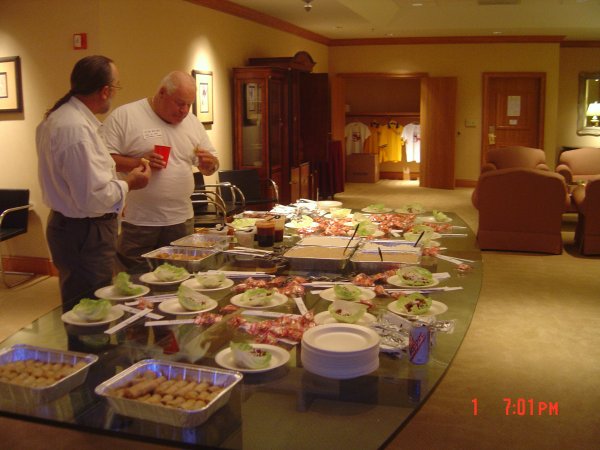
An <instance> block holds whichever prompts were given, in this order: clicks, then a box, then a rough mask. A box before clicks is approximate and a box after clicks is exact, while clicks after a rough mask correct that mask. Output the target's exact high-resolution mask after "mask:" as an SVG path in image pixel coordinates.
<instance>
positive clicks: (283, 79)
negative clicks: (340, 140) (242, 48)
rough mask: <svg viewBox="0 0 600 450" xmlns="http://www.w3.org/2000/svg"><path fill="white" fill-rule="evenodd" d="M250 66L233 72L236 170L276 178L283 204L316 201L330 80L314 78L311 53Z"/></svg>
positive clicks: (325, 140)
mask: <svg viewBox="0 0 600 450" xmlns="http://www.w3.org/2000/svg"><path fill="white" fill-rule="evenodd" d="M249 64H250V65H249V66H248V67H240V68H235V69H233V79H234V164H235V168H236V169H242V168H243V169H247V168H254V169H256V170H258V171H259V173H260V176H261V177H262V178H271V179H273V180H274V181H275V182H276V183H277V184H278V185H279V189H280V201H281V203H284V204H286V203H290V202H292V201H294V200H296V199H298V198H311V197H314V196H315V195H316V191H317V187H316V186H314V185H313V184H314V180H316V179H317V177H316V176H315V174H314V171H315V169H316V168H317V167H318V166H319V164H318V163H319V162H320V161H321V160H322V159H323V158H324V157H326V155H327V146H328V143H329V134H330V112H329V87H328V76H327V74H313V73H310V71H311V70H312V68H313V66H314V64H315V63H314V61H312V58H311V57H310V55H308V53H306V52H298V53H297V54H296V55H294V56H293V57H290V58H254V59H250V60H249Z"/></svg>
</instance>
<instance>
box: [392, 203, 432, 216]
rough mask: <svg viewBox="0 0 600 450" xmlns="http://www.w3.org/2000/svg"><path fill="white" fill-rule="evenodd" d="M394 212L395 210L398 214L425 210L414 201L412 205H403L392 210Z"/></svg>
mask: <svg viewBox="0 0 600 450" xmlns="http://www.w3.org/2000/svg"><path fill="white" fill-rule="evenodd" d="M394 212H397V213H400V214H423V213H424V212H425V208H424V207H423V205H419V204H417V203H415V204H412V205H404V206H402V207H400V208H398V209H396V210H394Z"/></svg>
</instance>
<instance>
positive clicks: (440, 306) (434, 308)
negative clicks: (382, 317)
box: [387, 300, 448, 317]
mask: <svg viewBox="0 0 600 450" xmlns="http://www.w3.org/2000/svg"><path fill="white" fill-rule="evenodd" d="M387 309H388V310H390V311H391V312H393V313H394V314H398V315H399V316H407V317H430V316H437V315H438V314H443V313H445V312H446V311H448V307H447V306H446V305H445V304H444V303H442V302H438V301H437V300H431V308H429V311H427V312H426V313H423V314H409V313H408V312H407V311H406V309H404V307H403V306H399V305H398V300H394V301H393V302H391V303H390V304H388V306H387Z"/></svg>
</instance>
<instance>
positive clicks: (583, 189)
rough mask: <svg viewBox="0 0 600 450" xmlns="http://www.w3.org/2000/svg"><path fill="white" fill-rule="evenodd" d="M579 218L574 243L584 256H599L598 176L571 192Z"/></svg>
mask: <svg viewBox="0 0 600 450" xmlns="http://www.w3.org/2000/svg"><path fill="white" fill-rule="evenodd" d="M573 202H574V203H575V206H576V207H577V211H578V213H579V217H578V220H577V228H576V230H575V242H576V243H577V244H578V245H579V249H580V251H581V253H582V254H584V255H600V175H597V176H596V177H594V178H591V179H590V180H588V181H587V183H586V184H585V185H581V186H577V187H576V188H575V190H574V191H573Z"/></svg>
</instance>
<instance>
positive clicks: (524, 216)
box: [473, 168, 570, 254]
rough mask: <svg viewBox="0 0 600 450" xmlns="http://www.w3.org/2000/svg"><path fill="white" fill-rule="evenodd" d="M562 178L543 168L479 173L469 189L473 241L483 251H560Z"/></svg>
mask: <svg viewBox="0 0 600 450" xmlns="http://www.w3.org/2000/svg"><path fill="white" fill-rule="evenodd" d="M569 201H570V200H569V195H568V193H567V186H566V184H565V180H564V179H563V177H561V176H560V175H559V174H557V173H554V172H550V171H547V170H539V169H525V168H509V169H500V170H491V171H488V172H485V173H482V174H481V176H480V177H479V180H478V181H477V186H476V188H475V191H474V193H473V205H474V206H475V207H476V208H477V209H478V210H479V227H478V230H477V242H478V243H479V246H480V248H481V249H484V250H513V251H525V252H539V253H552V254H560V253H562V247H563V245H562V235H561V225H562V214H563V213H564V212H565V211H566V209H567V208H568V206H569Z"/></svg>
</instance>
